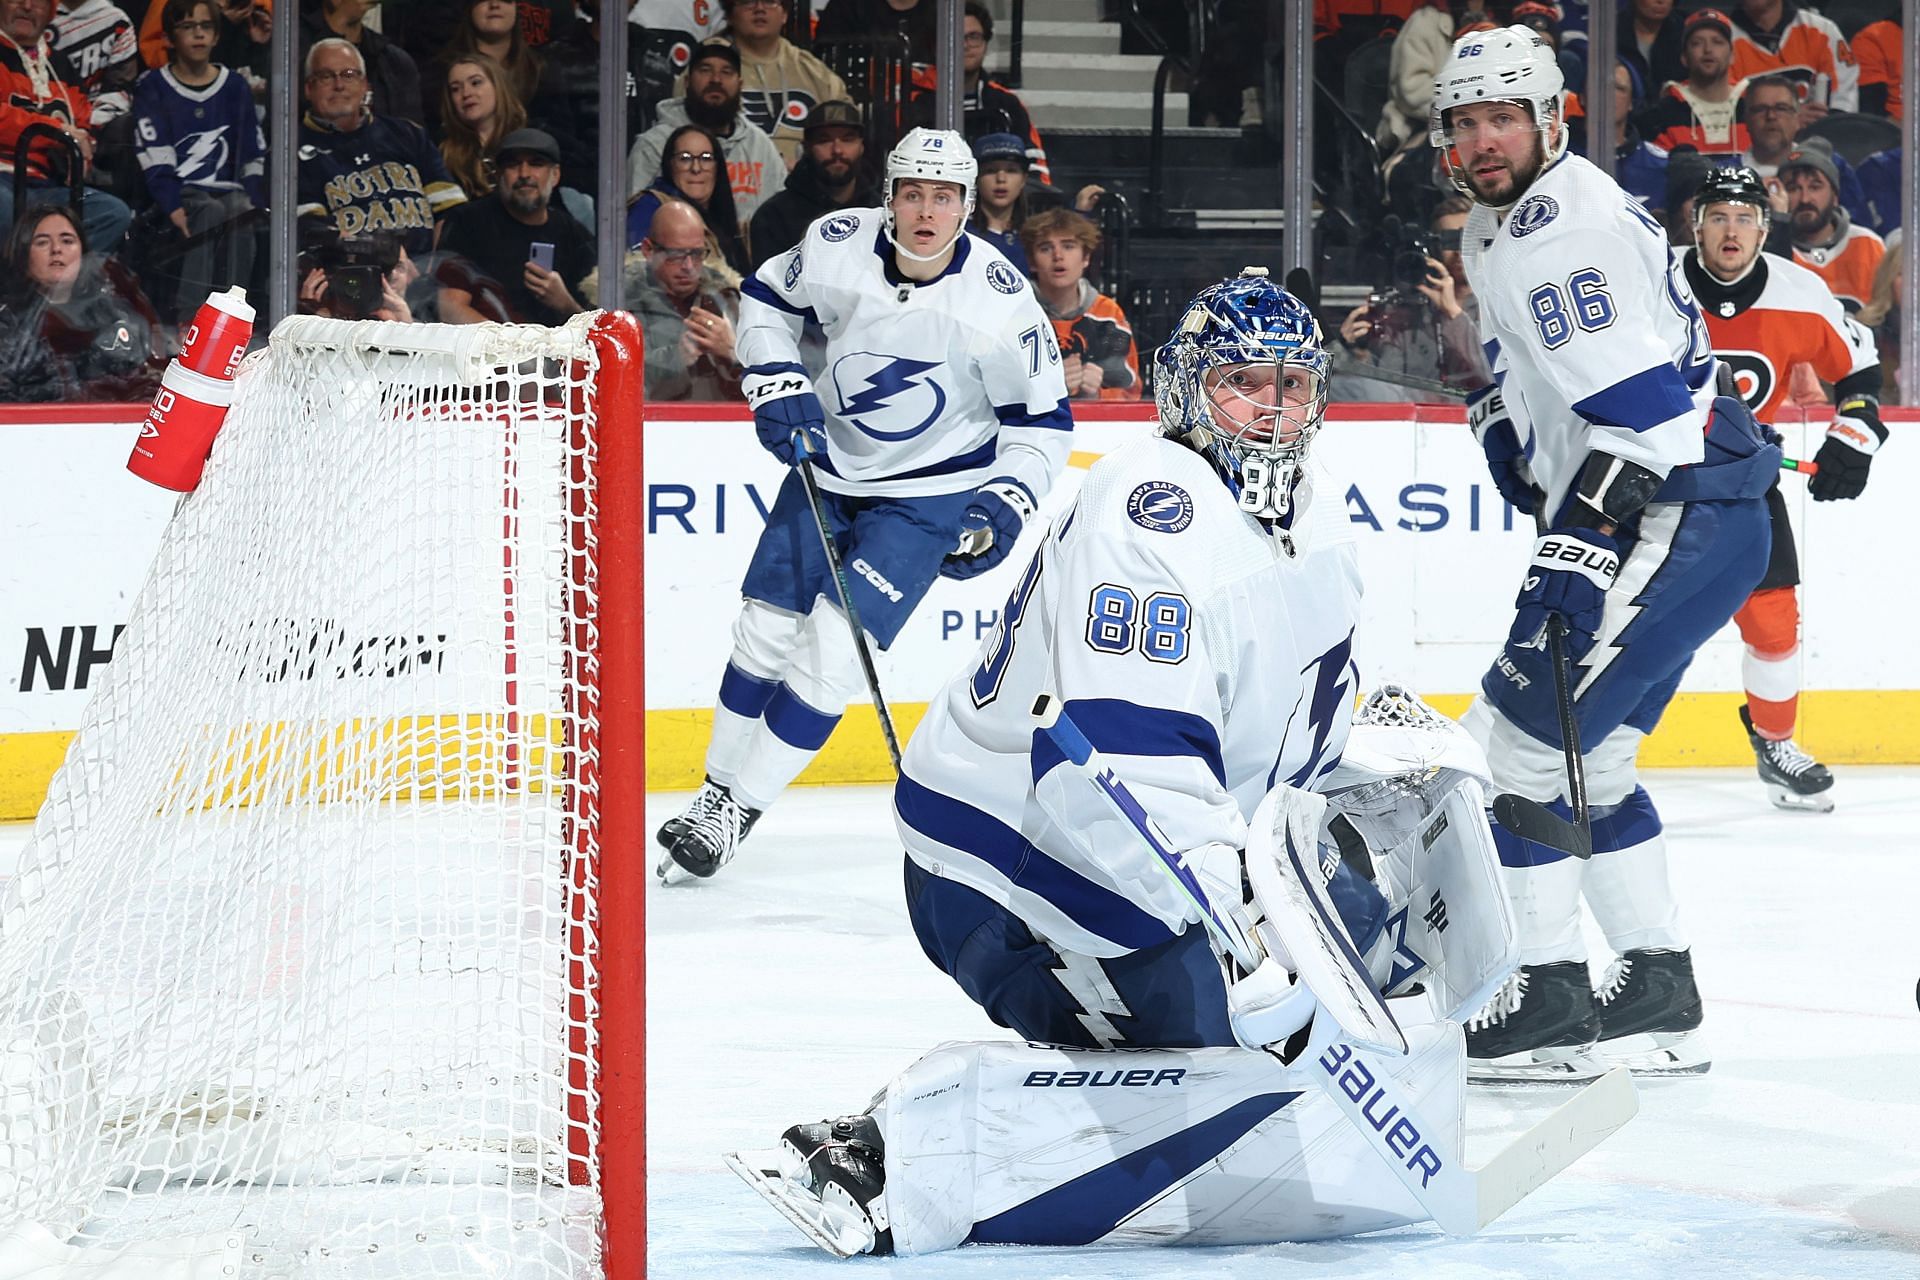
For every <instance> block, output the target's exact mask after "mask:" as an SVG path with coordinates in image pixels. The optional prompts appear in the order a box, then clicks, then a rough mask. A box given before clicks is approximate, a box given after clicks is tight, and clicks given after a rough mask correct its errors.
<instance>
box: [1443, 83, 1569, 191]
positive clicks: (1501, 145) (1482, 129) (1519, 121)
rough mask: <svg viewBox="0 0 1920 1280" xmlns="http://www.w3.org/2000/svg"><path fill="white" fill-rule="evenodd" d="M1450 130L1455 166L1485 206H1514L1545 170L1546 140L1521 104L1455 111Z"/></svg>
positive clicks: (1475, 106) (1488, 104)
mask: <svg viewBox="0 0 1920 1280" xmlns="http://www.w3.org/2000/svg"><path fill="white" fill-rule="evenodd" d="M1447 126H1448V136H1449V139H1450V140H1451V142H1452V146H1453V152H1454V165H1455V167H1456V168H1457V169H1459V170H1460V171H1461V172H1462V173H1464V174H1465V175H1466V180H1467V185H1468V186H1470V187H1472V188H1473V193H1474V196H1475V197H1476V198H1477V199H1478V200H1479V201H1480V202H1481V203H1482V204H1489V205H1496V206H1498V205H1508V204H1512V203H1513V202H1514V201H1515V200H1518V199H1519V198H1520V193H1521V192H1523V191H1525V190H1526V189H1527V188H1528V187H1529V186H1530V185H1532V183H1533V180H1534V179H1535V178H1537V177H1539V176H1540V171H1541V170H1542V169H1544V168H1545V167H1546V162H1547V156H1546V143H1545V140H1544V139H1543V138H1542V136H1541V133H1540V130H1539V129H1538V128H1536V127H1535V126H1534V123H1533V114H1532V112H1530V111H1529V110H1528V109H1527V107H1526V106H1525V105H1523V104H1521V103H1517V102H1481V103H1474V104H1472V105H1470V106H1465V107H1455V108H1453V109H1452V110H1451V111H1450V112H1449V113H1448V121H1447Z"/></svg>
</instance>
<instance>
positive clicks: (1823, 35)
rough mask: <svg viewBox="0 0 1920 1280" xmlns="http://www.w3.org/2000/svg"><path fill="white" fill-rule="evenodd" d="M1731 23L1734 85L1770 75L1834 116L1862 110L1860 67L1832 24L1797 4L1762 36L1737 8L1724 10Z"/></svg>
mask: <svg viewBox="0 0 1920 1280" xmlns="http://www.w3.org/2000/svg"><path fill="white" fill-rule="evenodd" d="M1725 7H1726V8H1727V10H1728V11H1729V13H1730V15H1731V17H1732V21H1733V66H1732V68H1731V69H1730V70H1729V72H1728V78H1729V79H1731V80H1732V81H1733V82H1734V83H1735V84H1739V83H1740V82H1741V81H1743V80H1747V79H1750V78H1752V77H1753V76H1757V75H1763V74H1766V73H1768V72H1773V73H1776V74H1779V75H1784V76H1786V77H1787V78H1788V79H1790V80H1793V81H1794V82H1795V83H1797V84H1798V85H1799V86H1800V96H1801V98H1803V99H1806V98H1811V99H1812V100H1813V101H1815V102H1823V103H1825V104H1826V105H1827V106H1828V107H1830V108H1832V109H1833V110H1835V111H1858V110H1859V109H1860V68H1859V66H1858V65H1856V64H1855V62H1854V60H1853V51H1852V50H1851V49H1849V48H1848V47H1847V42H1846V39H1845V38H1844V37H1842V36H1841V34H1840V28H1839V27H1837V26H1835V25H1834V23H1833V20H1832V19H1830V18H1827V17H1823V16H1822V15H1821V14H1819V13H1817V12H1815V11H1814V10H1812V9H1809V8H1806V7H1804V6H1801V5H1797V4H1787V5H1782V6H1781V9H1782V13H1781V18H1782V21H1781V23H1780V26H1779V28H1778V29H1777V30H1775V31H1770V32H1769V31H1762V30H1760V29H1759V28H1758V27H1756V26H1754V24H1753V20H1752V19H1751V18H1748V17H1747V15H1746V13H1745V12H1744V11H1743V10H1742V9H1741V8H1740V7H1739V6H1738V5H1727V6H1725Z"/></svg>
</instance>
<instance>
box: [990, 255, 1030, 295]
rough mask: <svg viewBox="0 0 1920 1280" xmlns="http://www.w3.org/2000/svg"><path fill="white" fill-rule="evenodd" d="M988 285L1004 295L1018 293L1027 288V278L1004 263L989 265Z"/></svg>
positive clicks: (997, 262) (991, 263) (996, 262)
mask: <svg viewBox="0 0 1920 1280" xmlns="http://www.w3.org/2000/svg"><path fill="white" fill-rule="evenodd" d="M987 283H988V284H990V285H992V286H993V287H994V288H996V289H998V290H999V291H1000V292H1002V293H1018V292H1020V291H1021V290H1022V289H1024V288H1026V287H1027V282H1026V280H1025V278H1023V277H1022V276H1021V274H1020V273H1019V272H1018V271H1015V270H1014V269H1013V268H1012V267H1010V266H1008V265H1007V264H1006V263H1004V262H999V261H995V262H989V263H988V264H987Z"/></svg>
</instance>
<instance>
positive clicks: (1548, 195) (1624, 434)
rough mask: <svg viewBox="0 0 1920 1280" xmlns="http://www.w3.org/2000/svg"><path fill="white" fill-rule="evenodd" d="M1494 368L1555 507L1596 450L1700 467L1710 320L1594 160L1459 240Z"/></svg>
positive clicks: (1662, 466) (1565, 166)
mask: <svg viewBox="0 0 1920 1280" xmlns="http://www.w3.org/2000/svg"><path fill="white" fill-rule="evenodd" d="M1460 243H1461V251H1462V253H1463V255H1464V256H1465V259H1466V266H1467V278H1468V279H1469V280H1470V281H1471V282H1472V284H1473V289H1474V293H1475V295H1476V296H1477V297H1478V298H1479V300H1480V332H1481V338H1482V340H1483V341H1484V342H1485V343H1486V346H1487V353H1488V363H1489V365H1490V366H1491V367H1492V369H1493V373H1494V377H1495V378H1496V379H1497V380H1498V381H1499V383H1500V387H1501V395H1502V397H1503V398H1504V399H1505V401H1506V405H1507V409H1508V411H1509V412H1510V413H1511V414H1512V416H1513V422H1514V427H1515V430H1516V431H1517V432H1518V434H1519V437H1520V444H1521V447H1522V449H1523V450H1524V451H1525V452H1526V454H1527V458H1528V464H1529V466H1530V467H1531V468H1532V471H1533V476H1534V479H1535V480H1536V481H1537V482H1538V483H1539V485H1540V487H1541V488H1542V489H1543V490H1545V491H1546V494H1547V505H1546V508H1545V509H1546V510H1547V511H1549V512H1552V511H1555V510H1557V509H1558V508H1559V505H1560V502H1561V500H1562V498H1564V497H1565V495H1566V492H1567V490H1568V489H1569V488H1571V487H1572V484H1573V482H1574V480H1575V478H1576V473H1577V472H1578V471H1579V469H1580V466H1581V464H1582V463H1583V462H1584V461H1585V460H1586V457H1587V454H1588V453H1589V452H1590V451H1594V450H1598V451H1599V452H1602V453H1608V454H1612V455H1613V456H1615V457H1618V458H1624V459H1626V460H1627V461H1629V462H1635V463H1638V464H1639V465H1641V466H1643V467H1645V468H1647V469H1648V470H1649V471H1652V472H1654V473H1656V474H1658V475H1662V476H1664V475H1666V474H1667V473H1668V472H1669V471H1671V470H1672V469H1673V468H1674V467H1676V466H1680V465H1683V464H1687V463H1697V462H1699V461H1700V460H1701V459H1702V457H1703V456H1704V455H1705V445H1704V432H1705V426H1706V422H1707V415H1708V411H1709V409H1710V408H1711V406H1712V403H1713V398H1714V395H1715V387H1714V371H1715V363H1714V357H1713V349H1712V344H1711V342H1710V341H1709V339H1708V337H1707V329H1706V325H1705V323H1704V322H1703V321H1702V320H1701V318H1700V310H1699V307H1698V306H1696V305H1695V302H1694V297H1693V290H1692V288H1691V287H1690V286H1689V285H1688V283H1687V278H1686V273H1685V272H1684V271H1682V270H1681V268H1680V264H1679V261H1678V259H1677V258H1676V257H1675V256H1674V255H1673V254H1672V253H1671V252H1670V251H1669V249H1668V247H1667V238H1666V233H1665V231H1663V230H1662V229H1661V227H1660V224H1659V223H1657V222H1655V221H1654V220H1653V218H1652V216H1651V215H1649V214H1648V213H1647V212H1646V211H1645V210H1644V209H1642V208H1641V207H1640V205H1639V203H1638V202H1637V201H1635V200H1634V199H1633V198H1632V197H1631V196H1629V195H1627V194H1626V193H1625V192H1624V191H1622V190H1621V189H1620V187H1619V186H1618V185H1617V184H1616V183H1615V182H1614V181H1613V180H1612V179H1611V178H1609V177H1607V176H1606V175H1605V174H1603V173H1601V172H1600V171H1599V170H1598V169H1596V168H1595V167H1594V166H1593V165H1591V164H1589V163H1588V162H1587V161H1585V160H1583V159H1581V158H1580V157H1579V156H1574V155H1567V156H1563V157H1561V158H1560V159H1559V160H1557V161H1555V162H1554V163H1553V164H1551V165H1549V166H1548V167H1547V169H1546V171H1545V172H1543V173H1542V174H1541V175H1540V176H1539V178H1537V179H1535V181H1534V182H1533V184H1532V185H1531V186H1529V187H1528V188H1527V193H1526V195H1525V196H1523V197H1522V198H1521V199H1520V202H1519V203H1518V204H1516V205H1514V207H1513V208H1512V209H1511V210H1509V211H1508V213H1507V214H1506V216H1505V218H1504V219H1502V218H1500V217H1499V216H1498V215H1497V214H1496V213H1495V212H1494V211H1493V210H1492V209H1490V208H1488V207H1487V206H1485V205H1481V204H1476V205H1475V206H1474V207H1473V211H1472V212H1471V213H1469V214H1468V215H1467V225H1466V227H1465V228H1464V229H1463V231H1462V233H1461V241H1460Z"/></svg>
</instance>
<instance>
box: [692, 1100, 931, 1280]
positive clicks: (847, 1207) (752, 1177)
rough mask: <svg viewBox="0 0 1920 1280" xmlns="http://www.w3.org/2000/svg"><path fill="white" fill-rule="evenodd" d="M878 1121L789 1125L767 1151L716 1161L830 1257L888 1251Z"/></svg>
mask: <svg viewBox="0 0 1920 1280" xmlns="http://www.w3.org/2000/svg"><path fill="white" fill-rule="evenodd" d="M883 1150H884V1147H883V1144H882V1141H881V1138H880V1126H879V1125H878V1124H876V1123H875V1122H874V1119H873V1117H872V1116H844V1117H842V1118H841V1119H839V1120H835V1121H833V1122H832V1123H830V1124H829V1123H821V1124H797V1125H794V1126H793V1127H792V1128H791V1129H788V1130H787V1131H786V1132H785V1133H783V1134H781V1135H780V1145H779V1147H778V1148H776V1149H774V1150H772V1151H745V1152H740V1151H730V1152H727V1153H726V1154H725V1155H723V1156H721V1157H720V1158H721V1159H722V1160H724V1161H725V1162H726V1165H727V1168H729V1169H731V1170H733V1171H734V1172H735V1173H736V1174H738V1175H740V1177H741V1179H742V1180H743V1181H745V1182H746V1184H747V1185H748V1186H750V1187H752V1188H753V1189H754V1190H755V1191H757V1192H759V1193H760V1195H761V1198H763V1199H764V1200H766V1202H767V1203H768V1204H770V1205H772V1206H773V1207H774V1208H775V1209H777V1210H779V1211H780V1215H781V1216H782V1217H784V1218H785V1219H786V1220H787V1221H788V1222H791V1223H792V1224H793V1225H794V1226H796V1227H798V1228H800V1230H801V1232H802V1233H803V1234H804V1235H805V1236H806V1237H807V1238H808V1239H809V1240H811V1241H813V1242H814V1243H815V1244H817V1245H819V1246H820V1247H821V1248H822V1249H825V1250H826V1251H827V1252H828V1253H831V1254H833V1255H834V1256H836V1257H841V1258H851V1257H854V1256H855V1255H856V1254H862V1253H891V1252H893V1234H892V1232H890V1231H889V1230H888V1229H887V1210H886V1197H885V1195H884V1194H883V1193H882V1190H881V1187H882V1184H883V1183H884V1182H885V1180H886V1170H885V1165H884V1163H883V1160H884V1157H883V1154H882V1153H883Z"/></svg>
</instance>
